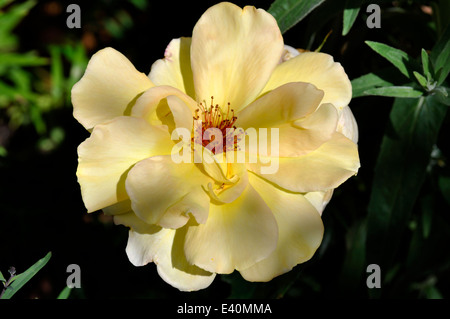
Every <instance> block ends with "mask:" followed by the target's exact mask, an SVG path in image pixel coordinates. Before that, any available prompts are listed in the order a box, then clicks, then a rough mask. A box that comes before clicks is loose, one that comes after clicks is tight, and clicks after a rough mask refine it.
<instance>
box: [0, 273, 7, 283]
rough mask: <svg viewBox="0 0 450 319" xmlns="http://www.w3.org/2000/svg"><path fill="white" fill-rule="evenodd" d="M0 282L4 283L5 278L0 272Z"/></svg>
mask: <svg viewBox="0 0 450 319" xmlns="http://www.w3.org/2000/svg"><path fill="white" fill-rule="evenodd" d="M0 281H6V279H5V277H4V276H3V274H2V272H1V271H0Z"/></svg>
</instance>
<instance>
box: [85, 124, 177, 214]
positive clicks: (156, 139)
mask: <svg viewBox="0 0 450 319" xmlns="http://www.w3.org/2000/svg"><path fill="white" fill-rule="evenodd" d="M171 144H172V145H173V142H172V141H171V140H170V135H169V134H168V132H167V131H165V130H163V129H161V128H157V127H153V126H151V125H149V124H148V123H147V122H146V121H144V120H143V119H139V118H134V117H128V116H123V117H118V118H115V119H114V120H112V121H110V122H107V123H105V124H99V125H97V126H96V127H95V128H94V130H93V131H92V134H91V136H90V137H89V138H87V139H86V140H85V141H84V142H83V143H81V144H80V146H79V147H78V157H79V158H78V169H77V176H78V182H79V183H80V186H81V194H82V197H83V201H84V204H85V205H86V208H87V209H88V212H93V211H96V210H98V209H102V208H104V207H107V206H110V205H113V204H116V203H117V202H120V201H123V200H126V199H128V195H127V193H126V191H125V178H126V175H127V172H128V170H129V169H130V168H131V166H133V165H134V164H135V163H136V162H138V161H140V160H142V159H144V158H147V157H150V156H153V155H160V154H170V152H171V148H172V147H171Z"/></svg>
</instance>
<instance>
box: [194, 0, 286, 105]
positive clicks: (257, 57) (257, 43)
mask: <svg viewBox="0 0 450 319" xmlns="http://www.w3.org/2000/svg"><path fill="white" fill-rule="evenodd" d="M282 51H283V38H282V36H281V33H280V30H279V28H278V25H277V22H276V21H275V19H274V18H273V17H272V16H271V15H270V14H269V13H267V12H266V11H264V10H262V9H256V8H254V7H250V6H247V7H245V8H244V9H241V8H239V7H238V6H236V5H234V4H231V3H228V2H222V3H219V4H217V5H215V6H212V7H211V8H209V9H208V10H207V11H206V12H205V13H204V14H203V15H202V16H201V18H200V19H199V20H198V22H197V24H196V25H195V27H194V30H193V34H192V45H191V66H192V72H193V76H194V84H195V92H196V97H197V101H199V102H201V101H203V100H206V101H210V98H211V96H214V104H216V103H217V104H219V105H220V106H221V107H222V108H226V107H227V103H228V102H230V103H231V107H232V108H234V109H235V110H236V111H237V110H239V109H240V108H242V107H244V106H246V105H247V104H249V103H250V102H251V101H252V100H254V99H255V98H256V96H258V94H259V93H260V91H261V89H262V88H263V87H264V85H265V84H266V82H267V80H268V79H269V77H270V74H271V73H272V71H273V70H274V68H275V66H276V65H277V63H278V61H279V59H280V56H281V53H282Z"/></svg>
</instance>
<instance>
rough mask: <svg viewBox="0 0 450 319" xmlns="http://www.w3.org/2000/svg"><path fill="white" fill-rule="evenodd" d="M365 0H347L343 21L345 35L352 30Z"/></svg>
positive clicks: (343, 33)
mask: <svg viewBox="0 0 450 319" xmlns="http://www.w3.org/2000/svg"><path fill="white" fill-rule="evenodd" d="M363 2H364V0H347V1H346V3H345V9H344V14H343V22H342V35H343V36H345V35H347V33H348V32H349V31H350V29H351V28H352V26H353V23H355V20H356V17H358V13H359V10H360V9H361V5H362V4H363Z"/></svg>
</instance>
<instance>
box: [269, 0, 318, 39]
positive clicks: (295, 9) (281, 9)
mask: <svg viewBox="0 0 450 319" xmlns="http://www.w3.org/2000/svg"><path fill="white" fill-rule="evenodd" d="M324 1H325V0H276V1H274V2H273V3H272V5H271V6H270V8H269V10H268V11H269V13H270V14H272V15H273V16H274V17H275V19H276V20H277V22H278V26H279V27H280V30H281V32H282V33H284V32H286V31H287V30H289V29H290V28H292V27H293V26H294V25H295V24H297V23H298V22H300V21H301V20H302V19H303V18H305V17H306V16H307V15H308V14H309V13H310V12H311V11H312V10H314V9H315V8H316V7H317V6H319V5H320V4H321V3H322V2H324Z"/></svg>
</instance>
